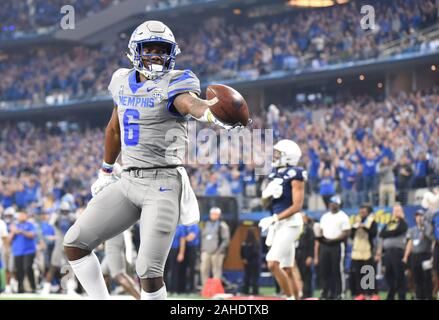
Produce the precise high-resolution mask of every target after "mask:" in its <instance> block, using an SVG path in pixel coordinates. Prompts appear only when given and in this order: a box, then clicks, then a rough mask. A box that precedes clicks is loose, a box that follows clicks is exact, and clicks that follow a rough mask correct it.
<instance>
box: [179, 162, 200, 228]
mask: <svg viewBox="0 0 439 320" xmlns="http://www.w3.org/2000/svg"><path fill="white" fill-rule="evenodd" d="M177 170H178V172H179V173H180V175H181V188H182V191H181V199H180V222H179V223H180V224H182V225H184V226H190V225H192V224H196V223H198V222H200V209H199V208H198V201H197V197H196V196H195V192H194V190H192V187H191V182H190V180H189V177H188V175H187V172H186V169H185V168H184V167H178V168H177Z"/></svg>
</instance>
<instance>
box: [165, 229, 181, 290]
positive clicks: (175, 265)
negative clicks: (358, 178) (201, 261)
mask: <svg viewBox="0 0 439 320" xmlns="http://www.w3.org/2000/svg"><path fill="white" fill-rule="evenodd" d="M185 231H186V230H185V228H184V226H183V225H178V226H177V230H176V231H175V235H174V239H173V240H172V245H171V250H170V251H169V255H168V259H167V260H166V266H165V270H166V271H165V275H164V278H165V279H166V280H165V283H167V284H168V285H169V288H168V291H169V292H171V293H182V292H183V291H184V289H183V288H182V279H181V275H182V269H183V267H182V266H183V261H184V256H185V250H186V238H185V237H186V233H185Z"/></svg>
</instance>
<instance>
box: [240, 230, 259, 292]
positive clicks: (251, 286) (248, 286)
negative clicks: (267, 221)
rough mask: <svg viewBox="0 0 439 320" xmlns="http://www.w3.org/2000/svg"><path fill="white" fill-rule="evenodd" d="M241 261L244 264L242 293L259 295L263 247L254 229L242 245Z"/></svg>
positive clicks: (249, 231) (249, 232)
mask: <svg viewBox="0 0 439 320" xmlns="http://www.w3.org/2000/svg"><path fill="white" fill-rule="evenodd" d="M241 259H242V263H243V264H244V283H243V286H242V293H244V294H247V295H248V294H251V295H258V294H259V275H260V273H261V246H260V243H259V240H258V239H257V238H256V235H255V230H254V229H253V228H249V229H248V231H247V238H246V239H245V240H244V242H242V243H241Z"/></svg>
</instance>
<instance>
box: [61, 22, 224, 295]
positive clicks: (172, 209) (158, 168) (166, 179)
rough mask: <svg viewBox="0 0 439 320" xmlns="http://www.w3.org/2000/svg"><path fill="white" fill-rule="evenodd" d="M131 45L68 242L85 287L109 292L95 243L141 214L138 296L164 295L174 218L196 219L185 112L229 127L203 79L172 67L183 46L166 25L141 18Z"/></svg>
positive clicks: (114, 87)
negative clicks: (98, 163) (86, 197)
mask: <svg viewBox="0 0 439 320" xmlns="http://www.w3.org/2000/svg"><path fill="white" fill-rule="evenodd" d="M128 49H129V52H128V58H129V59H130V61H131V62H132V64H133V68H132V69H119V70H117V71H116V72H115V73H114V74H113V77H112V79H111V82H110V85H109V87H108V89H109V91H110V93H111V95H112V97H113V100H114V103H115V108H114V109H113V114H112V117H111V120H110V122H109V124H108V126H107V129H106V134H105V151H104V159H103V164H102V168H101V171H100V173H99V178H98V180H97V181H96V182H95V183H94V184H93V186H92V193H93V194H94V197H93V199H92V200H91V201H90V203H89V204H88V206H87V209H85V212H84V214H82V215H81V216H80V217H79V219H78V220H77V221H76V223H75V224H74V225H73V226H72V227H71V228H70V230H69V231H68V232H67V234H66V236H65V238H64V246H65V251H66V254H67V258H68V260H69V262H70V264H71V266H72V269H73V271H74V272H75V274H76V277H77V278H78V280H79V281H80V282H81V284H82V286H83V288H84V289H85V291H86V292H87V293H88V294H89V295H90V296H91V298H93V299H108V298H109V294H108V290H107V288H106V286H105V282H104V279H103V276H102V272H101V269H100V265H99V261H98V259H97V257H96V255H95V254H94V253H93V249H94V248H96V246H98V245H99V244H100V243H102V242H103V241H105V240H107V239H110V238H112V237H114V236H116V235H117V234H119V233H121V232H123V231H124V230H125V229H127V228H129V227H130V226H131V225H133V224H134V223H136V222H137V221H139V220H140V237H141V239H140V248H139V252H138V255H137V260H136V272H137V274H138V276H139V278H140V279H141V285H142V290H141V299H145V300H154V299H165V298H166V286H165V284H164V282H163V269H164V264H165V261H166V258H167V255H168V252H169V250H170V246H171V242H172V239H173V236H174V233H175V230H176V227H177V224H178V222H179V221H180V222H181V223H182V224H185V225H189V224H193V223H197V222H198V221H199V210H198V204H197V201H196V198H195V194H194V192H193V191H192V189H191V187H190V182H189V178H188V176H187V173H186V171H185V170H184V168H183V167H182V166H181V165H182V164H183V157H184V155H185V148H186V143H187V140H188V134H187V130H186V128H187V121H188V118H189V117H193V118H195V119H196V120H198V121H202V122H211V123H214V124H216V125H219V126H221V127H222V128H225V129H232V127H231V126H229V125H226V124H224V123H222V122H221V121H219V120H218V119H216V118H215V117H214V116H213V114H212V112H211V111H210V109H209V107H210V106H211V105H213V104H214V103H216V101H217V98H214V99H212V100H203V99H200V98H198V95H199V94H200V84H199V80H198V79H197V77H196V76H195V75H194V74H193V73H192V72H191V71H189V70H174V65H175V58H176V56H177V54H178V53H179V52H180V49H179V48H178V45H177V43H176V42H175V39H174V35H173V34H172V32H171V30H170V29H169V28H168V27H167V26H166V25H164V24H163V23H161V22H159V21H146V22H144V23H143V24H141V25H140V26H138V27H137V28H136V30H134V32H133V34H132V36H131V38H130V41H129V44H128ZM120 153H121V154H122V164H123V169H124V171H123V172H122V176H121V178H120V179H117V177H115V176H114V175H113V172H112V169H113V165H114V163H115V161H116V159H117V158H118V156H119V154H120Z"/></svg>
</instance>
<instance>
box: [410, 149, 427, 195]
mask: <svg viewBox="0 0 439 320" xmlns="http://www.w3.org/2000/svg"><path fill="white" fill-rule="evenodd" d="M414 167H415V170H414V174H413V188H416V189H419V188H427V174H428V171H429V167H428V160H427V156H426V154H425V153H424V152H421V153H420V154H419V155H418V157H417V158H416V160H415V163H414Z"/></svg>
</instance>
